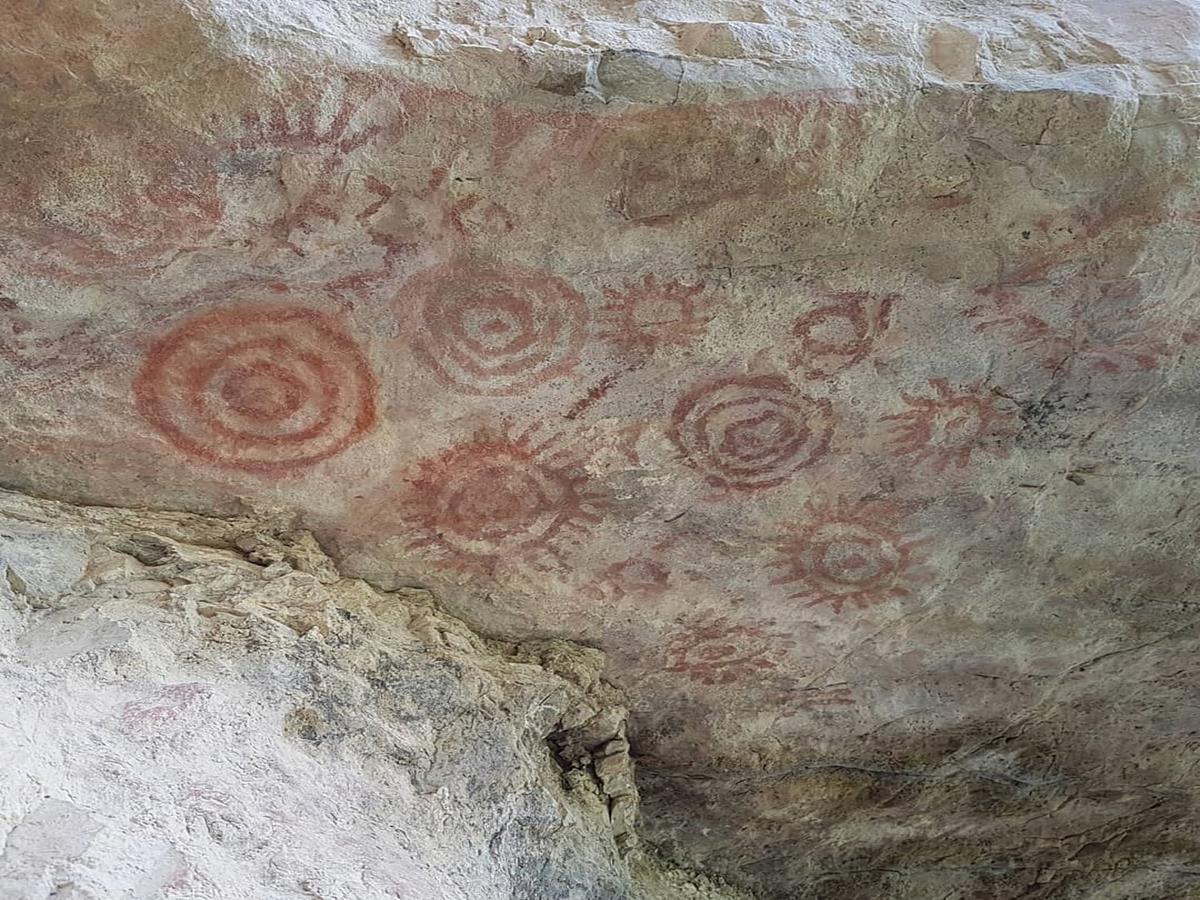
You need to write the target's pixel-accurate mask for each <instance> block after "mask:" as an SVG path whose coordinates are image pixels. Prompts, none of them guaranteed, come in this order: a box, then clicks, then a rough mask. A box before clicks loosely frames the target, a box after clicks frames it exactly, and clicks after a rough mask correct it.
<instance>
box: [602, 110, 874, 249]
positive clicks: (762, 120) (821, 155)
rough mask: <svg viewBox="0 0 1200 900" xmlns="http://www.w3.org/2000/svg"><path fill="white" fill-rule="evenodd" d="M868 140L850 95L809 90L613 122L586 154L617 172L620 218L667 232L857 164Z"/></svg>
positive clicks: (616, 200)
mask: <svg viewBox="0 0 1200 900" xmlns="http://www.w3.org/2000/svg"><path fill="white" fill-rule="evenodd" d="M862 135H863V120H862V111H861V107H860V104H859V103H858V102H857V98H856V97H855V95H854V93H853V92H852V91H837V90H829V91H811V92H807V93H800V94H793V95H790V96H782V97H774V98H771V99H768V100H756V101H750V102H745V103H728V104H711V105H687V106H682V105H681V106H674V107H668V108H658V109H655V110H654V111H653V112H652V113H648V112H634V113H629V114H626V115H623V116H617V117H613V119H612V121H611V122H609V123H607V127H606V133H605V134H603V135H602V136H600V137H598V138H597V139H596V140H595V142H594V145H593V146H592V147H591V148H590V152H589V156H590V158H591V160H592V164H591V168H593V169H594V170H597V171H600V172H603V171H604V170H606V169H607V168H609V167H611V166H613V165H614V164H615V166H616V169H617V171H616V173H615V176H616V181H617V183H618V188H617V190H616V191H615V192H614V194H613V195H612V197H611V198H610V205H611V206H612V208H613V209H614V210H615V211H616V212H618V213H619V214H620V215H621V216H623V217H624V218H625V219H627V220H628V221H629V222H631V223H633V224H636V225H642V226H661V225H667V224H670V223H672V222H676V221H678V220H680V219H681V218H683V217H686V216H692V215H697V214H701V213H704V212H705V211H707V210H708V209H710V208H712V207H714V206H716V205H718V204H720V203H723V202H726V201H734V202H738V201H746V200H753V199H755V198H757V197H762V196H767V195H777V194H778V192H780V191H788V190H795V189H802V188H804V187H807V186H811V185H812V184H813V183H815V181H816V180H817V179H818V178H819V177H820V175H821V173H822V172H824V171H827V170H832V169H833V167H836V166H839V165H840V166H842V167H845V166H846V165H849V164H851V163H852V161H853V160H854V159H855V157H856V155H857V154H858V153H859V151H860V149H861V146H862V140H861V138H862Z"/></svg>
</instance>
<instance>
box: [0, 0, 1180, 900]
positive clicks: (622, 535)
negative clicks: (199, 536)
mask: <svg viewBox="0 0 1200 900" xmlns="http://www.w3.org/2000/svg"><path fill="white" fill-rule="evenodd" d="M3 15H4V16H6V17H7V19H8V21H7V22H6V23H4V27H3V28H2V29H0V85H3V87H4V91H3V94H2V95H0V124H2V125H3V127H2V128H0V158H2V159H3V161H4V166H3V167H2V168H0V379H2V383H3V386H4V390H5V392H4V399H3V401H2V402H0V416H3V419H2V420H0V421H2V422H3V428H4V438H5V439H4V441H3V442H2V444H0V478H2V479H3V480H4V481H5V483H7V484H9V485H10V486H13V487H16V488H19V489H21V490H24V491H27V492H33V493H37V494H42V495H51V496H54V497H58V498H62V499H68V500H73V501H87V502H93V503H95V502H99V503H116V504H120V505H123V506H140V507H148V508H158V509H177V510H186V511H190V512H195V513H206V514H214V515H220V516H230V515H239V514H244V513H252V514H254V515H255V516H257V517H258V518H260V519H267V520H270V521H274V522H277V523H278V522H284V523H287V527H289V528H291V527H295V528H297V529H302V530H309V531H311V532H313V533H314V534H315V535H316V538H317V540H318V541H319V543H320V545H321V546H322V547H323V548H325V549H326V550H327V551H328V552H329V554H330V555H331V557H332V558H333V559H334V560H335V561H336V563H337V565H338V566H339V567H340V569H341V570H342V571H343V572H345V573H347V574H349V575H353V576H359V577H363V578H367V579H369V581H370V582H371V583H372V584H373V585H375V586H376V587H377V588H379V589H382V590H393V591H394V590H398V589H404V588H413V587H420V588H422V589H427V590H430V591H432V592H433V593H434V594H436V596H437V597H438V598H439V599H440V600H441V601H442V602H444V603H445V604H446V605H447V607H448V608H449V609H450V610H451V611H452V612H453V613H454V614H456V615H458V616H461V617H462V618H463V619H464V620H466V621H467V622H469V623H470V625H471V626H472V627H473V628H475V629H477V630H480V631H481V632H482V633H485V634H488V635H490V636H493V637H496V638H500V639H507V640H513V641H523V640H529V639H541V640H569V641H575V642H581V643H583V644H586V645H588V646H593V647H597V648H600V649H602V650H603V651H604V652H605V653H606V654H607V659H608V663H607V668H606V669H605V677H606V678H607V679H608V680H609V681H611V682H612V684H613V685H614V686H615V687H616V688H617V689H619V690H620V691H621V692H622V693H623V694H624V695H625V696H626V697H627V698H628V702H629V703H630V705H631V719H630V725H629V738H630V740H631V741H632V744H633V750H634V754H635V756H636V757H637V758H638V760H639V772H640V773H641V784H640V787H641V791H642V795H643V804H644V805H643V809H644V812H645V818H646V826H645V829H644V831H645V834H646V835H647V836H648V837H649V838H650V839H651V840H652V842H654V843H655V844H656V845H657V846H659V847H661V848H663V849H665V850H666V851H667V852H668V853H669V854H670V855H671V856H673V857H674V858H675V859H677V860H681V861H684V862H686V863H688V864H690V865H693V866H697V867H703V868H706V869H709V870H712V871H716V872H720V873H723V874H724V875H726V876H728V877H729V878H731V879H734V880H736V881H738V882H739V883H741V884H743V885H746V886H748V887H751V888H753V889H755V890H758V891H761V892H763V894H764V895H765V896H778V897H839V898H841V897H846V898H853V897H864V898H877V897H881V896H913V897H943V896H961V897H969V896H981V897H982V896H987V897H1017V896H1022V897H1109V896H1111V897H1122V898H1124V897H1146V898H1150V897H1164V898H1165V897H1180V896H1185V895H1186V894H1187V892H1188V891H1195V890H1200V888H1197V887H1196V885H1195V879H1196V876H1195V871H1196V869H1195V867H1194V865H1193V864H1194V862H1195V860H1196V856H1197V853H1198V848H1197V832H1198V829H1197V827H1196V826H1195V825H1194V823H1193V822H1192V821H1191V818H1190V817H1191V811H1192V805H1193V802H1194V797H1195V795H1196V789H1197V780H1196V777H1195V775H1194V773H1193V772H1192V771H1191V762H1190V761H1189V757H1190V755H1191V753H1192V751H1193V750H1194V747H1195V740H1196V737H1195V736H1196V733H1197V731H1200V720H1198V718H1197V712H1196V709H1195V706H1194V702H1193V698H1194V696H1195V691H1196V687H1197V672H1196V671H1195V666H1194V664H1193V657H1194V653H1195V650H1196V626H1197V625H1200V620H1197V619H1196V617H1195V611H1194V607H1195V596H1194V595H1195V590H1194V585H1195V584H1196V583H1197V578H1198V577H1200V569H1198V565H1197V562H1196V560H1197V558H1198V556H1197V554H1196V537H1195V536H1196V532H1197V527H1198V525H1200V515H1198V513H1197V509H1198V507H1197V505H1196V504H1195V503H1194V501H1193V498H1192V494H1193V488H1192V482H1193V480H1194V477H1195V475H1196V474H1197V470H1198V468H1200V457H1198V454H1197V441H1196V438H1195V433H1196V427H1197V424H1198V423H1197V415H1196V408H1197V400H1198V399H1200V396H1198V395H1200V366H1198V365H1197V361H1196V360H1197V353H1198V352H1200V348H1198V345H1200V310H1198V309H1197V308H1196V303H1195V297H1196V292H1197V287H1198V284H1197V281H1198V276H1197V272H1196V269H1195V266H1194V265H1193V259H1194V256H1195V253H1196V248H1197V239H1198V236H1200V191H1198V175H1200V173H1198V170H1197V141H1196V137H1197V129H1198V127H1200V124H1198V123H1200V119H1198V118H1197V117H1198V115H1200V99H1198V93H1197V90H1196V85H1197V83H1200V77H1198V71H1200V66H1198V63H1200V51H1198V50H1197V47H1198V38H1200V7H1198V6H1197V5H1196V4H1195V3H1194V2H1180V0H1145V2H1137V3H1129V2H1124V0H1092V2H1088V3H1083V2H1071V0H1061V2H1055V3H1032V2H1031V3H1016V2H1012V3H995V4H989V5H987V8H984V9H976V8H975V7H974V6H972V7H970V8H963V7H961V6H960V5H959V4H956V3H951V2H944V3H935V2H926V3H923V4H898V3H874V2H865V0H864V2H854V3H838V4H824V3H817V2H796V3H788V2H782V0H779V2H758V3H753V2H716V0H714V2H703V3H693V2H688V3H682V2H681V3H677V4H673V3H670V2H656V0H643V2H639V3H636V4H625V3H606V2H601V0H595V2H585V0H579V2H569V3H561V4H551V5H539V4H533V3H531V4H528V5H527V6H525V7H524V8H522V9H521V10H515V9H513V8H511V5H504V4H487V3H460V4H455V5H454V6H453V8H452V9H451V8H450V7H449V6H447V7H445V8H442V7H441V6H440V5H438V4H425V3H416V2H411V3H403V4H400V5H397V4H381V3H375V2H371V0H366V2H353V3H352V2H349V0H336V2H331V3H327V4H320V5H315V4H312V3H310V2H308V0H304V2H301V0H276V2H272V3H270V4H262V5H258V4H245V3H240V2H239V3H231V2H224V0H202V2H195V0H193V2H189V3H182V2H179V0H154V2H147V3H143V4H138V5H134V4H125V3H120V2H113V3H109V2H102V0H84V2H76V0H72V2H53V0H51V2H46V0H40V2H32V0H17V2H16V3H15V5H14V4H13V3H11V2H10V3H9V5H8V6H7V7H6V10H5V12H4V13H3ZM22 577H23V576H22ZM97 627H100V626H99V625H98V626H97ZM379 640H380V641H382V642H384V643H386V638H383V637H381V638H379ZM289 658H291V657H289ZM298 664H299V663H297V662H292V663H289V665H298ZM182 682H186V679H182ZM313 727H314V728H316V727H317V726H316V725H314V726H313ZM321 727H326V726H321ZM327 727H329V728H330V729H332V730H334V731H337V730H338V729H343V730H349V729H352V726H351V725H348V724H346V723H341V724H338V723H333V724H330V725H328V726H327ZM339 733H340V732H339ZM364 790H365V788H364ZM55 814H57V813H55ZM1189 866H1191V867H1190V868H1189ZM499 890H503V889H502V888H501V889H499Z"/></svg>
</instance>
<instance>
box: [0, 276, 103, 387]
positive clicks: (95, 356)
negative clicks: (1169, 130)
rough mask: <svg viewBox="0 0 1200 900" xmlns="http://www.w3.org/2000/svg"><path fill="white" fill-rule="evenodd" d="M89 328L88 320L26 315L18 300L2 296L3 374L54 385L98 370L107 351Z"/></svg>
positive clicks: (0, 357)
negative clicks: (8, 373)
mask: <svg viewBox="0 0 1200 900" xmlns="http://www.w3.org/2000/svg"><path fill="white" fill-rule="evenodd" d="M89 324H90V323H89V321H88V320H87V319H85V318H76V317H72V318H68V319H66V320H62V319H57V318H55V319H44V318H43V317H40V316H39V317H34V316H31V315H27V314H26V313H24V312H23V311H22V310H21V307H20V306H19V305H18V304H17V302H16V301H15V300H12V299H11V298H9V297H4V296H0V374H3V373H5V372H6V371H7V372H11V373H14V374H16V375H18V376H21V377H28V378H31V379H34V380H37V381H38V382H39V383H43V384H49V385H53V384H57V383H62V382H67V381H69V380H70V379H72V378H75V377H78V376H80V375H82V374H84V373H87V372H89V371H91V370H93V369H95V368H97V367H98V366H100V365H101V364H102V363H103V362H104V360H105V359H106V357H107V351H108V348H107V347H106V344H105V342H104V341H103V340H101V339H100V337H99V336H98V335H96V334H93V333H92V332H91V330H90V329H89Z"/></svg>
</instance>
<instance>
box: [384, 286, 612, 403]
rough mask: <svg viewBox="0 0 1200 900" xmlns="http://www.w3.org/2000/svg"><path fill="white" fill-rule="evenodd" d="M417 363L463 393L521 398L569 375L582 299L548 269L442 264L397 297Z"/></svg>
mask: <svg viewBox="0 0 1200 900" xmlns="http://www.w3.org/2000/svg"><path fill="white" fill-rule="evenodd" d="M396 314H397V317H398V318H399V319H400V320H401V322H402V323H403V324H404V325H405V326H407V327H408V328H410V329H411V330H412V335H411V340H412V341H413V349H414V351H415V353H416V354H417V356H418V358H419V359H420V360H421V361H422V362H423V363H424V364H425V365H426V366H427V367H428V368H429V369H430V370H431V371H432V372H433V373H434V374H435V375H436V376H437V377H438V378H439V379H440V380H442V381H443V382H445V383H446V384H448V385H450V386H452V387H453V388H455V389H456V390H459V391H461V392H463V393H468V394H487V395H492V396H504V395H511V394H517V393H521V392H524V391H527V390H530V389H532V388H535V387H537V386H538V385H541V384H544V383H546V382H548V381H550V380H552V379H554V378H556V377H559V376H562V375H565V374H567V373H569V372H570V371H571V369H572V368H573V367H574V366H575V363H576V362H577V359H578V354H579V350H580V348H581V347H582V346H583V342H584V338H585V336H586V328H587V321H588V311H587V306H586V304H585V302H584V299H583V296H582V295H581V294H580V293H579V292H578V291H576V290H574V289H573V288H572V287H571V286H570V285H568V284H567V283H566V282H565V281H563V280H561V279H560V278H556V277H555V276H553V275H551V274H549V273H548V272H538V271H532V270H525V269H512V268H509V269H500V268H495V267H491V266H485V265H477V264H473V263H448V264H446V265H443V266H439V267H436V268H433V269H429V270H427V271H425V272H423V273H421V274H418V275H417V276H415V277H414V278H413V279H412V280H410V281H409V282H408V283H407V284H406V285H405V286H404V287H403V288H402V289H401V292H400V295H399V297H397V299H396Z"/></svg>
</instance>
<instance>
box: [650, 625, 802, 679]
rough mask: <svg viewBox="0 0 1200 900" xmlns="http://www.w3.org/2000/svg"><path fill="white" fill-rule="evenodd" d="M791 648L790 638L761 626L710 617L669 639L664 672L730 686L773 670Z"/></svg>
mask: <svg viewBox="0 0 1200 900" xmlns="http://www.w3.org/2000/svg"><path fill="white" fill-rule="evenodd" d="M793 646H795V642H794V641H793V640H791V639H790V638H789V637H787V636H786V635H782V634H772V633H770V632H769V631H768V630H767V628H766V627H765V626H764V625H762V624H760V623H737V622H732V621H730V620H729V619H726V618H709V619H705V620H703V621H701V622H697V623H695V624H693V625H690V626H688V627H687V628H684V629H683V630H682V631H680V632H678V633H676V634H675V635H673V636H672V637H671V639H670V640H669V641H668V643H667V665H666V671H668V672H678V673H681V674H684V675H686V676H687V677H688V678H690V679H691V680H692V681H698V682H700V683H702V684H733V683H735V682H737V681H741V680H742V679H744V678H748V677H751V676H755V675H761V674H762V673H763V672H765V671H767V670H770V669H774V668H776V667H777V666H778V664H779V661H780V660H781V659H783V658H784V657H786V656H787V654H788V651H790V650H791V648H792V647H793Z"/></svg>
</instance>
